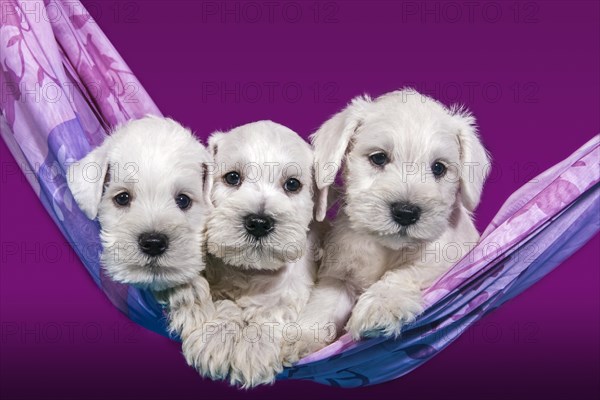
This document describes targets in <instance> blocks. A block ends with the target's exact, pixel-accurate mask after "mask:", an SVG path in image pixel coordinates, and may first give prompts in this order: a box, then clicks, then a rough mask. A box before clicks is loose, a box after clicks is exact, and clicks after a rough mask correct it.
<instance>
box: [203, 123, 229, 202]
mask: <svg viewBox="0 0 600 400" xmlns="http://www.w3.org/2000/svg"><path fill="white" fill-rule="evenodd" d="M223 135H224V133H223V132H219V131H217V132H214V133H213V134H212V135H210V137H209V138H208V153H209V162H207V163H204V164H203V167H204V175H203V179H204V187H203V190H204V200H205V201H206V204H207V205H209V206H212V205H213V203H212V200H211V198H210V194H211V192H212V188H213V183H214V180H215V175H217V174H219V168H218V165H217V152H218V151H219V142H220V140H221V139H222V138H223Z"/></svg>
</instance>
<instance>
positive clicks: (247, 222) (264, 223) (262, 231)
mask: <svg viewBox="0 0 600 400" xmlns="http://www.w3.org/2000/svg"><path fill="white" fill-rule="evenodd" d="M274 225H275V221H273V218H270V217H267V216H266V215H259V214H250V215H247V216H246V217H245V218H244V227H245V228H246V231H247V232H248V233H249V234H251V235H252V236H254V237H257V238H259V237H262V236H265V235H268V234H269V232H271V231H272V230H273V226H274Z"/></svg>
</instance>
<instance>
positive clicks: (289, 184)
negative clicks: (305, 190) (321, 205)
mask: <svg viewBox="0 0 600 400" xmlns="http://www.w3.org/2000/svg"><path fill="white" fill-rule="evenodd" d="M301 186H302V184H301V183H300V181H299V180H298V179H296V178H290V179H288V180H287V181H285V183H284V184H283V188H284V189H285V190H286V192H297V191H298V190H300V187H301Z"/></svg>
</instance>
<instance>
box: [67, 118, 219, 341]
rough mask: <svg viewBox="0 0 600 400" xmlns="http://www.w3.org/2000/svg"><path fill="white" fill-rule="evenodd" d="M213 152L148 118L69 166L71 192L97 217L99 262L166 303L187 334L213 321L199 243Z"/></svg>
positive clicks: (177, 128)
mask: <svg viewBox="0 0 600 400" xmlns="http://www.w3.org/2000/svg"><path fill="white" fill-rule="evenodd" d="M209 160H210V155H209V153H208V152H207V151H206V149H205V148H204V147H203V146H202V144H201V143H200V142H199V141H198V140H196V139H195V138H194V136H193V135H192V133H191V132H190V131H189V130H188V129H186V128H184V127H183V126H181V125H180V124H178V123H177V122H175V121H173V120H171V119H165V118H158V117H153V116H147V117H144V118H142V119H139V120H134V121H130V122H127V123H126V124H124V125H122V126H120V127H118V128H117V129H116V130H115V131H114V132H113V134H112V135H110V136H109V137H107V138H106V140H105V141H104V143H103V144H102V145H101V146H99V147H98V148H96V149H94V150H93V151H92V152H90V153H89V154H88V155H87V156H86V157H85V158H83V159H82V160H80V161H79V162H78V163H74V164H72V165H71V166H70V167H69V176H68V178H69V179H68V181H69V188H70V189H71V192H72V193H73V197H74V198H75V200H76V201H77V204H78V205H79V207H80V208H81V210H82V211H83V212H84V213H85V214H86V216H87V217H88V218H90V219H95V218H96V217H98V220H99V222H100V226H101V232H100V238H101V240H102V245H103V251H102V254H101V263H102V265H103V266H104V268H105V270H106V272H107V273H108V275H109V276H110V277H111V278H113V279H114V280H116V281H118V282H122V283H125V284H131V285H134V286H137V287H141V288H145V289H150V290H152V291H153V292H154V294H155V297H156V298H157V299H158V300H159V301H162V302H165V303H167V307H168V310H169V312H168V314H169V321H170V324H169V325H170V329H171V330H172V331H174V332H176V333H178V334H180V335H182V336H186V335H188V334H189V333H191V332H192V331H194V330H195V329H197V327H198V326H200V325H201V324H203V323H204V322H205V321H206V320H207V319H208V318H211V317H212V313H213V303H212V300H211V296H210V291H209V288H208V283H207V281H206V279H205V278H204V277H202V276H201V272H202V271H203V270H204V264H205V263H204V261H205V260H204V257H203V254H202V250H201V248H202V243H203V241H204V228H205V220H206V214H207V210H208V207H207V205H208V198H207V196H205V193H204V191H203V182H204V179H203V178H204V171H205V169H206V164H207V163H208V162H209Z"/></svg>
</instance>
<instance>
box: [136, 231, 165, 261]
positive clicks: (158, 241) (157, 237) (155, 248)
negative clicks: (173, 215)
mask: <svg viewBox="0 0 600 400" xmlns="http://www.w3.org/2000/svg"><path fill="white" fill-rule="evenodd" d="M138 245H139V246H140V249H142V251H143V252H144V253H146V254H148V255H149V256H152V257H156V256H160V255H161V254H162V253H164V252H165V251H166V250H167V248H168V247H169V238H168V237H167V235H164V234H162V233H156V232H147V233H142V234H141V235H140V237H139V238H138Z"/></svg>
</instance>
